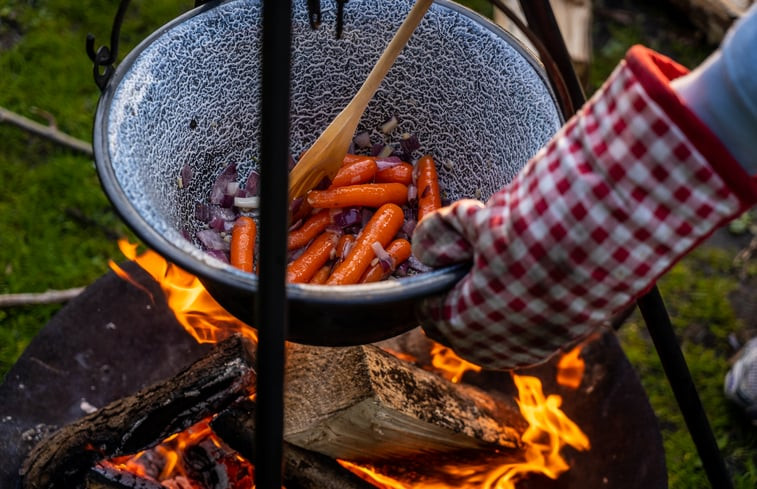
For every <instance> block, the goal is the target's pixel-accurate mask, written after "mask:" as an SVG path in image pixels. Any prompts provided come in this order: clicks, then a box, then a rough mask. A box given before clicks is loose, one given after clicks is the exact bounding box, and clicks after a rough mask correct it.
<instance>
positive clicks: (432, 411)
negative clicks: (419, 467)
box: [284, 345, 523, 461]
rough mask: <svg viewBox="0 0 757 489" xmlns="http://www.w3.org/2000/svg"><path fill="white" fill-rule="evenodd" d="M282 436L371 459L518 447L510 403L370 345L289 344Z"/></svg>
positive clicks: (516, 417) (517, 423) (519, 423)
mask: <svg viewBox="0 0 757 489" xmlns="http://www.w3.org/2000/svg"><path fill="white" fill-rule="evenodd" d="M287 351H288V360H287V367H286V388H285V393H284V397H285V401H284V405H285V408H284V412H285V418H284V419H285V422H284V423H285V425H284V439H285V440H286V441H288V442H289V443H291V444H293V445H297V446H299V447H302V448H305V449H308V450H312V451H315V452H319V453H323V454H325V455H329V456H331V457H334V458H340V459H347V460H356V461H361V460H363V461H375V460H378V459H386V458H397V457H405V456H408V455H418V454H424V453H438V452H449V451H455V450H469V449H489V450H491V449H492V448H495V449H501V450H508V449H514V448H517V447H518V444H519V434H518V430H519V429H522V427H523V419H522V417H521V416H520V414H519V412H518V410H517V409H516V408H515V406H514V405H513V404H512V403H510V402H508V401H507V400H505V399H495V398H494V397H492V395H490V394H487V393H485V392H484V391H481V390H479V389H476V388H474V387H471V386H465V385H462V384H454V383H452V382H449V381H447V380H445V379H443V378H441V377H440V376H438V375H436V374H434V373H432V372H427V371H425V370H423V369H421V368H418V367H415V366H413V365H411V364H409V363H407V362H404V361H402V360H400V359H398V358H396V357H395V356H392V355H390V354H388V353H386V352H385V351H383V350H381V349H380V348H378V347H376V346H372V345H366V346H357V347H347V348H331V347H311V346H302V345H291V347H290V348H289V349H288V350H287Z"/></svg>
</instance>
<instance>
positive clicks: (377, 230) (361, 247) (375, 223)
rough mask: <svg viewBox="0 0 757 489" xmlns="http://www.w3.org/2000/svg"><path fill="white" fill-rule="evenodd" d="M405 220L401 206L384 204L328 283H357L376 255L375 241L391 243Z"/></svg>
mask: <svg viewBox="0 0 757 489" xmlns="http://www.w3.org/2000/svg"><path fill="white" fill-rule="evenodd" d="M404 221H405V214H404V213H403V212H402V209H401V208H400V206H398V205H396V204H391V203H390V204H384V205H382V206H381V207H380V208H379V209H378V210H377V211H376V213H375V214H374V215H373V217H371V219H370V220H369V221H368V223H367V224H366V225H365V227H364V228H363V231H362V232H361V233H360V235H359V236H358V237H357V240H356V241H355V244H354V245H353V246H352V249H350V251H349V253H347V256H346V257H345V259H344V261H342V263H340V264H339V265H337V266H335V267H334V270H333V271H332V272H331V276H329V279H328V280H327V281H326V283H327V284H328V285H343V284H354V283H357V281H358V280H360V277H361V276H362V275H363V273H364V272H365V270H366V269H367V268H368V267H369V266H370V264H371V260H373V258H374V257H375V256H376V253H375V252H374V251H373V243H375V242H376V241H378V242H379V243H380V244H381V246H386V245H387V244H389V242H390V241H391V240H392V238H394V236H395V235H396V234H397V231H399V229H400V228H401V227H402V223H403V222H404Z"/></svg>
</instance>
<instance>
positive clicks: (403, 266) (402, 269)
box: [394, 260, 410, 277]
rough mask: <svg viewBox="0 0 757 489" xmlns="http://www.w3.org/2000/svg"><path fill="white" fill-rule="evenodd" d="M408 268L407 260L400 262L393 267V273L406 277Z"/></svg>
mask: <svg viewBox="0 0 757 489" xmlns="http://www.w3.org/2000/svg"><path fill="white" fill-rule="evenodd" d="M409 269H410V263H408V261H407V260H405V261H403V262H402V263H400V264H399V265H398V266H397V268H395V269H394V275H396V276H397V277H407V273H408V271H409Z"/></svg>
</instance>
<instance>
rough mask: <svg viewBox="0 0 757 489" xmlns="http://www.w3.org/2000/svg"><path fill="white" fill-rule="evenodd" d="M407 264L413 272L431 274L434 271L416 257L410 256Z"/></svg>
mask: <svg viewBox="0 0 757 489" xmlns="http://www.w3.org/2000/svg"><path fill="white" fill-rule="evenodd" d="M407 263H408V265H409V266H410V268H412V269H413V270H415V271H417V272H430V271H431V270H433V268H432V267H430V266H428V265H426V264H424V263H422V262H421V261H420V260H419V259H417V258H416V257H415V256H413V255H410V258H408V259H407Z"/></svg>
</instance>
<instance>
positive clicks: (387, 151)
mask: <svg viewBox="0 0 757 489" xmlns="http://www.w3.org/2000/svg"><path fill="white" fill-rule="evenodd" d="M393 154H394V148H393V147H392V146H391V145H389V144H387V145H386V146H384V147H383V148H382V149H381V151H379V152H378V154H377V155H376V158H388V157H390V156H392V155H393Z"/></svg>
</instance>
